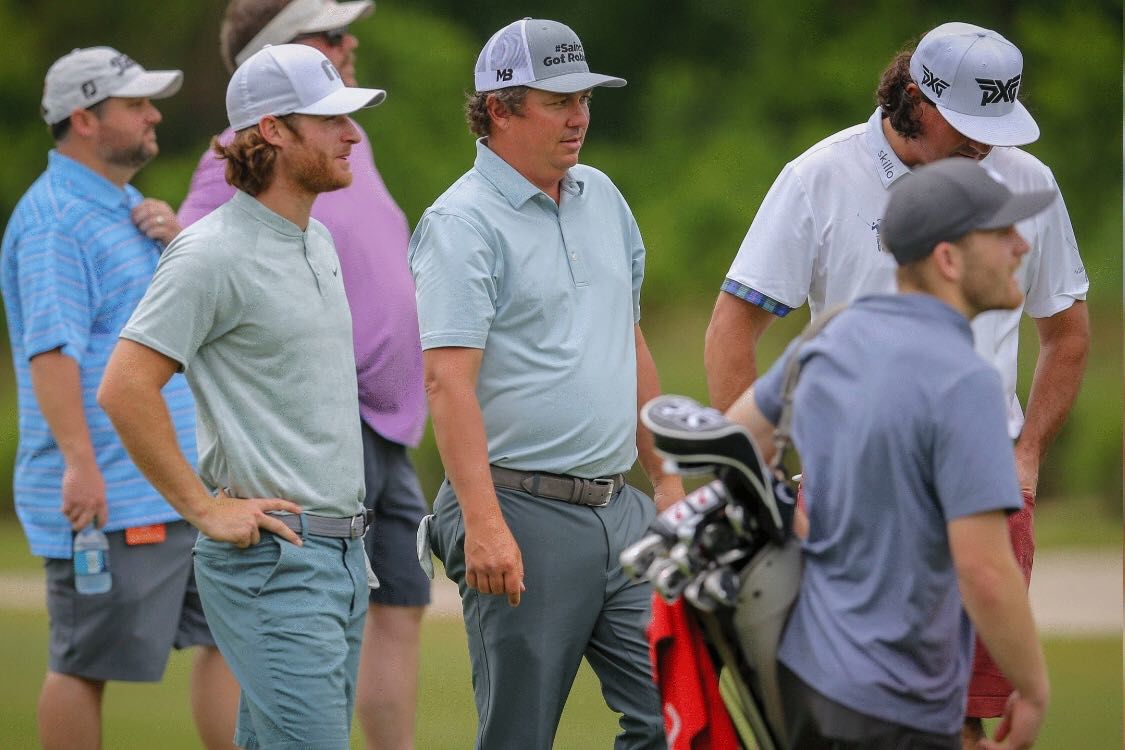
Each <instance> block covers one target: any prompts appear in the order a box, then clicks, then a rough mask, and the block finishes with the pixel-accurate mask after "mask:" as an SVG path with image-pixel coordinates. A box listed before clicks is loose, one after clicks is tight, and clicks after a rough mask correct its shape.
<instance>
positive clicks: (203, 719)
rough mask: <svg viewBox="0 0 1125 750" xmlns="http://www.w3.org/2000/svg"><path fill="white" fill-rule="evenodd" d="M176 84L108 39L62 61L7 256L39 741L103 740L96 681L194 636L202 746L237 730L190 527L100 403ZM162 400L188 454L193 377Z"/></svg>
mask: <svg viewBox="0 0 1125 750" xmlns="http://www.w3.org/2000/svg"><path fill="white" fill-rule="evenodd" d="M181 80H182V74H181V73H180V71H178V70H164V71H146V70H145V69H144V68H142V67H141V66H140V65H138V64H137V63H136V62H134V61H133V60H132V59H131V58H129V57H128V56H127V55H124V54H122V53H121V52H118V51H117V50H115V49H111V48H109V47H91V48H88V49H78V50H74V51H73V52H71V53H69V54H67V55H65V56H64V57H62V58H60V59H59V60H58V61H57V62H55V63H54V65H52V66H51V68H50V70H48V72H47V77H46V81H45V85H44V90H43V110H42V112H43V119H44V120H45V121H46V122H47V125H48V126H49V128H50V130H51V134H52V136H53V138H54V140H55V146H56V147H55V150H53V151H51V152H50V153H49V154H48V156H47V170H46V171H45V172H44V173H43V175H42V176H41V177H40V178H39V179H38V180H37V181H36V182H35V184H34V185H32V187H31V188H30V189H29V190H28V191H27V193H26V194H25V195H24V196H23V198H22V199H21V200H20V202H19V205H18V206H17V207H16V210H15V212H14V213H13V214H12V217H11V220H10V221H9V222H8V227H7V230H6V231H5V233H4V241H3V249H2V251H0V292H2V293H3V297H4V304H5V310H6V313H7V321H8V331H9V334H10V336H11V343H12V354H13V357H12V359H13V361H14V363H15V368H16V379H17V382H18V384H19V393H20V399H19V411H20V440H19V447H18V449H17V455H16V469H15V477H14V480H15V481H14V491H15V500H16V508H17V510H18V512H19V516H20V520H21V521H22V522H23V526H24V530H25V532H26V534H27V538H28V542H29V544H30V546H31V551H32V553H34V554H36V555H41V556H42V557H44V558H45V566H44V569H45V571H46V575H47V610H48V615H49V622H50V643H49V655H48V671H47V676H46V679H45V680H44V682H43V690H42V693H41V695H40V698H39V735H40V742H41V744H42V745H43V747H45V748H87V747H89V748H94V747H100V746H101V734H102V733H101V706H102V697H103V695H104V690H105V683H106V681H107V680H124V681H140V682H156V681H159V680H160V679H161V676H162V675H163V673H164V666H165V664H166V663H167V659H168V654H169V651H170V650H171V648H172V647H176V648H185V647H188V646H193V645H197V646H200V648H199V650H198V656H197V657H196V662H195V667H194V670H193V673H192V704H193V706H194V707H195V709H196V712H195V718H196V723H197V726H198V728H199V732H200V735H201V737H202V739H203V743H204V745H206V746H207V747H215V748H217V747H230V736H231V732H232V731H233V728H234V711H235V698H236V694H237V693H236V690H237V686H236V685H235V684H234V680H233V678H232V677H231V675H230V672H229V671H228V670H227V668H226V665H225V664H224V663H223V659H222V656H220V654H219V652H218V650H217V649H216V648H215V646H214V640H213V639H212V637H211V633H210V631H209V630H208V627H207V622H206V620H205V619H204V617H203V610H202V608H201V606H200V603H199V596H198V594H197V592H196V589H195V581H194V577H193V575H192V570H191V567H192V566H191V545H192V543H193V542H194V540H195V531H194V529H192V528H191V527H190V526H189V525H188V524H187V523H185V522H184V521H183V519H182V518H180V516H179V514H177V513H176V511H175V510H173V509H172V508H171V507H169V505H168V504H167V503H166V502H164V500H163V499H162V498H161V497H160V493H159V492H157V491H156V490H155V489H154V488H153V487H152V485H150V484H149V483H148V482H146V481H145V480H144V478H143V477H142V476H141V474H140V472H139V471H138V470H137V467H136V466H134V464H133V462H132V461H130V460H129V458H128V456H127V455H126V454H125V450H124V448H123V447H122V445H121V443H120V441H118V439H117V437H116V435H114V433H113V430H112V427H111V425H110V424H109V421H108V420H107V419H106V416H105V414H104V413H103V412H102V410H101V409H99V408H98V405H97V403H96V401H95V391H96V389H97V386H98V382H99V381H100V380H101V377H102V373H103V371H104V369H105V365H106V361H107V360H108V358H109V355H110V352H111V351H112V349H113V346H114V343H115V342H116V340H117V334H118V333H119V332H120V331H121V328H122V327H123V326H124V325H125V322H126V321H127V320H128V318H129V315H130V313H132V311H133V309H134V308H135V307H136V305H137V303H138V302H139V301H140V299H141V295H143V294H144V291H145V289H146V288H147V287H148V283H149V281H150V279H151V278H152V273H153V271H154V269H155V268H156V264H157V260H158V258H159V257H160V252H161V250H162V249H163V243H166V242H168V241H169V240H171V239H172V237H173V236H175V234H176V232H178V231H179V230H178V227H177V226H176V224H175V217H174V215H173V214H172V211H171V209H170V208H169V207H168V205H167V204H166V203H164V202H163V201H157V200H153V199H143V198H142V197H141V194H140V193H139V192H137V190H136V189H135V188H134V187H133V186H132V185H130V184H129V181H130V180H131V179H132V178H133V176H134V175H135V174H136V173H137V172H138V171H139V170H140V169H141V168H142V167H143V166H144V165H145V164H146V163H148V162H149V161H150V160H151V159H152V158H153V157H154V156H156V154H157V152H158V150H159V149H158V147H157V142H156V130H155V129H156V125H157V124H159V122H160V119H161V117H160V112H159V111H158V110H157V109H156V107H155V106H154V105H153V103H152V100H153V99H159V98H164V97H168V96H171V95H173V94H175V93H176V92H177V91H178V90H179V89H180V83H181ZM165 396H166V397H167V399H168V404H169V409H170V413H171V424H170V425H169V430H170V434H171V439H172V440H173V442H176V443H177V444H178V445H179V446H180V447H181V448H182V450H183V452H184V455H185V457H186V458H185V460H186V461H188V462H191V463H194V461H195V455H196V454H195V415H194V407H193V402H192V398H191V393H190V391H189V389H188V386H187V383H186V382H185V381H184V379H183V378H182V377H177V378H174V379H173V380H172V381H171V382H170V383H169V384H168V387H167V388H166V389H165ZM91 524H92V525H94V526H97V527H99V528H102V529H104V530H105V532H106V533H107V537H108V539H109V545H110V549H109V563H110V570H111V574H112V587H111V588H110V590H109V592H107V593H104V594H82V593H79V592H78V591H77V590H76V584H75V575H74V567H73V565H72V562H71V555H72V539H73V534H74V532H76V531H80V530H82V529H83V528H85V527H86V526H88V525H91Z"/></svg>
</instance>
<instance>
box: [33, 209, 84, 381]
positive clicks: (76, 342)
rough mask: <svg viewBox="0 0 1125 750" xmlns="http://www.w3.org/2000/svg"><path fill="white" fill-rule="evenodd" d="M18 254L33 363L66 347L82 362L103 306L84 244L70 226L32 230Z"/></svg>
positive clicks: (70, 355) (67, 351)
mask: <svg viewBox="0 0 1125 750" xmlns="http://www.w3.org/2000/svg"><path fill="white" fill-rule="evenodd" d="M14 252H15V253H16V255H17V257H18V264H17V266H18V271H17V282H18V285H19V298H20V302H21V307H22V311H23V342H22V344H23V350H24V351H25V352H26V353H27V357H28V359H30V358H32V357H34V356H35V355H37V354H42V353H43V352H48V351H51V350H52V349H59V348H61V349H62V352H63V354H66V355H67V356H68V357H71V358H72V359H74V360H75V361H76V362H78V363H79V364H82V360H83V357H84V356H85V353H86V348H87V344H88V343H89V340H90V330H91V327H92V326H93V322H94V318H95V313H96V310H97V308H98V305H99V304H100V301H99V296H100V295H99V293H98V289H97V287H96V284H95V281H94V277H93V273H92V271H91V269H90V267H89V263H88V262H87V258H86V254H85V253H84V252H83V250H82V243H81V242H80V241H79V240H78V239H77V238H75V237H74V236H73V235H72V234H70V233H68V232H67V231H66V229H65V227H63V226H60V225H58V224H52V225H51V226H49V227H47V226H43V227H39V228H33V229H32V230H31V231H29V232H28V233H27V234H25V235H24V236H23V237H22V238H21V239H20V240H19V241H18V242H17V244H16V246H15V248H14Z"/></svg>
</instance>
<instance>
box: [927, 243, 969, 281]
mask: <svg viewBox="0 0 1125 750" xmlns="http://www.w3.org/2000/svg"><path fill="white" fill-rule="evenodd" d="M963 252H964V251H963V250H962V249H961V248H960V247H958V246H957V245H955V244H953V243H952V242H939V243H938V244H937V246H936V247H934V251H933V253H932V254H931V256H932V258H933V264H934V269H935V270H936V271H937V272H938V274H939V275H940V276H941V278H942V279H944V280H946V281H953V282H957V281H960V280H961V277H962V275H963V273H964V268H965V259H964V257H963Z"/></svg>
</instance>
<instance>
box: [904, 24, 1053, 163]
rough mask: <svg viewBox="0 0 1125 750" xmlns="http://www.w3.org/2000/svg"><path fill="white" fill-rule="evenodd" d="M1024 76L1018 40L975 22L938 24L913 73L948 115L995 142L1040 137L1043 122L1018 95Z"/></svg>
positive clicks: (960, 127)
mask: <svg viewBox="0 0 1125 750" xmlns="http://www.w3.org/2000/svg"><path fill="white" fill-rule="evenodd" d="M1022 76H1023V55H1022V54H1020V51H1019V49H1018V48H1017V47H1016V45H1014V44H1012V43H1011V42H1009V41H1008V40H1007V39H1005V38H1004V37H1002V36H1000V35H999V34H997V33H996V32H995V31H990V30H988V29H984V28H981V27H980V26H974V25H972V24H969V23H956V22H954V23H945V24H942V25H941V26H938V27H937V28H936V29H933V30H932V31H930V32H929V33H928V34H926V35H925V36H924V37H922V41H920V42H918V47H917V49H915V50H914V54H913V55H912V56H911V58H910V77H911V78H913V79H914V82H915V83H916V84H918V87H919V88H920V89H921V90H922V93H923V94H924V95H925V96H926V98H927V99H929V100H930V101H932V102H933V103H934V104H935V105H937V108H938V111H940V112H941V114H942V116H943V117H945V119H946V121H947V122H948V123H949V124H950V125H952V126H953V127H954V129H956V130H957V132H959V133H961V134H962V135H964V136H967V137H969V138H972V139H973V140H974V141H979V142H980V143H984V144H986V145H989V146H1022V145H1024V144H1027V143H1031V142H1032V141H1034V140H1036V139H1037V138H1038V137H1039V126H1038V125H1036V124H1035V120H1034V119H1032V117H1031V113H1029V112H1028V111H1027V109H1026V108H1025V107H1024V106H1023V104H1021V103H1020V102H1019V101H1018V100H1017V99H1016V96H1017V95H1018V94H1019V89H1020V81H1021V80H1022Z"/></svg>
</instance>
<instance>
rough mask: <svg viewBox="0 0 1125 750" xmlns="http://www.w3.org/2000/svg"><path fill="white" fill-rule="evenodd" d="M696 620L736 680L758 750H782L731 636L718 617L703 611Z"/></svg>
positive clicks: (739, 698) (735, 683)
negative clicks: (745, 678) (727, 634)
mask: <svg viewBox="0 0 1125 750" xmlns="http://www.w3.org/2000/svg"><path fill="white" fill-rule="evenodd" d="M696 617H697V618H698V619H699V622H700V624H701V625H702V626H703V632H704V635H705V636H706V638H707V642H708V643H709V644H711V647H712V648H714V650H715V652H716V654H717V655H718V657H719V661H720V662H721V663H722V666H723V668H724V669H726V670H727V673H728V674H729V675H731V677H732V678H733V683H734V686H735V690H736V692H737V694H738V701H739V703H740V704H741V708H742V710H743V714H744V716H745V718H746V720H747V722H748V723H749V724H750V730H751V731H752V732H753V733H754V739H755V740H756V742H757V750H780V748H779V745H777V744H776V743H775V741H774V733H773V732H772V731H771V730H770V726H769V723H768V722H767V720H766V717H765V715H764V714H763V713H762V709H761V707H760V706H759V705H758V702H757V700H756V699H755V698H754V695H753V694H752V693H751V691H750V687H749V686H748V685H747V684H746V681H745V680H744V679H743V677H742V674H743V671H742V664H741V662H740V661H739V658H738V657H737V656H736V655H735V652H734V649H733V648H731V644H730V641H729V640H728V638H727V636H726V635H725V634H724V633H723V628H722V626H721V625H720V624H719V620H718V618H716V617H715V615H714V614H712V613H710V612H704V611H702V610H696Z"/></svg>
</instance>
